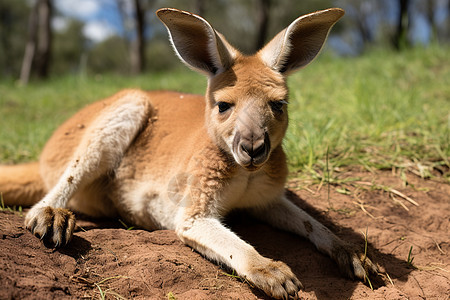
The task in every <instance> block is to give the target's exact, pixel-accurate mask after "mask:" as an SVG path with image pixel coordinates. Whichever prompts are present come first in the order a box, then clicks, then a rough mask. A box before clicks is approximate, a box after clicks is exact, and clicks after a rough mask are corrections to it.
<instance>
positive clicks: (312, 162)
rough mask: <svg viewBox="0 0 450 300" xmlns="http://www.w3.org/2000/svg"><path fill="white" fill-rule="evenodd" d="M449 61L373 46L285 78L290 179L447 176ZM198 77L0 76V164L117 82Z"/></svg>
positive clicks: (424, 52)
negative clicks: (388, 172)
mask: <svg viewBox="0 0 450 300" xmlns="http://www.w3.org/2000/svg"><path fill="white" fill-rule="evenodd" d="M449 62H450V48H448V47H447V48H439V47H430V48H427V49H422V48H415V49H411V50H407V51H405V52H401V53H393V52H389V51H382V50H377V51H372V52H370V53H368V54H367V55H365V56H362V57H358V58H334V57H331V56H329V55H322V56H321V57H320V58H318V59H317V60H316V61H315V62H314V63H312V64H311V65H310V66H308V67H307V68H306V69H304V70H302V71H300V72H298V73H297V74H295V75H293V76H291V77H290V79H289V86H290V88H291V96H290V104H289V114H290V127H289V131H288V134H287V138H286V140H285V144H284V146H285V149H286V151H287V153H288V156H289V163H290V167H291V171H292V176H297V177H300V176H301V177H303V176H307V177H309V178H312V179H317V180H322V179H323V176H324V174H325V173H328V171H326V170H329V172H331V173H333V171H335V170H338V169H339V168H341V167H344V166H353V165H358V166H363V167H364V168H366V169H367V170H369V171H372V170H376V169H391V168H398V169H399V170H409V171H411V172H414V173H417V174H418V175H420V176H423V177H430V176H440V177H443V178H445V180H446V181H449V180H450V173H449V166H450V163H449V158H450V146H449V144H450V63H449ZM205 81H206V80H205V79H204V78H203V77H202V76H200V75H197V74H195V73H194V72H192V71H189V70H183V71H177V72H171V73H167V74H153V73H152V74H146V75H142V76H139V77H120V76H113V75H107V76H100V75H98V76H92V77H84V76H66V77H62V78H54V79H51V80H49V81H47V82H43V83H32V84H30V85H28V86H26V87H22V86H18V85H17V84H16V83H14V82H5V81H4V82H0V128H1V129H0V163H18V162H24V161H31V160H36V159H37V158H38V156H39V153H40V150H41V149H42V147H43V145H44V143H45V141H46V140H47V139H48V138H49V136H50V135H51V133H52V131H53V130H54V129H55V128H56V127H57V126H58V124H60V123H61V122H62V121H64V120H65V119H67V118H68V117H69V116H70V115H72V114H73V113H74V112H75V111H77V110H78V109H79V108H81V107H83V106H84V105H86V104H87V103H90V102H93V101H95V100H97V99H100V98H102V97H107V96H109V95H111V94H113V93H115V92H116V91H118V90H120V89H121V88H127V87H139V88H142V89H174V90H178V91H185V92H193V93H203V92H204V89H205V86H206V83H205ZM439 174H440V175H439ZM330 176H333V175H332V174H331V175H330Z"/></svg>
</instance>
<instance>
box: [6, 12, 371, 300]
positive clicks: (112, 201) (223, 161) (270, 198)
mask: <svg viewBox="0 0 450 300" xmlns="http://www.w3.org/2000/svg"><path fill="white" fill-rule="evenodd" d="M157 15H158V17H159V18H160V19H161V21H162V22H163V23H164V24H165V26H166V27H167V29H168V32H169V36H170V40H171V42H172V44H173V48H174V49H175V52H176V54H177V55H178V57H179V58H180V59H181V61H182V62H184V63H185V64H186V65H187V66H188V67H190V68H192V69H194V70H195V71H198V72H200V73H203V74H205V75H206V76H207V78H208V86H207V90H206V94H205V96H200V95H191V94H182V93H176V92H171V91H152V92H144V91H141V90H124V91H121V92H119V93H118V94H116V95H114V96H112V97H110V98H107V99H104V100H102V101H99V102H96V103H93V104H91V105H88V106H87V107H85V108H84V109H82V110H81V111H80V112H78V113H77V114H75V116H73V117H72V118H71V119H69V120H68V121H66V122H65V123H64V124H63V125H62V126H61V127H59V129H57V130H56V132H55V133H54V134H53V136H52V137H51V138H50V140H49V141H48V142H47V144H46V146H45V148H44V149H43V152H42V154H41V157H40V160H39V163H29V164H23V165H18V166H2V167H0V191H2V192H3V196H4V201H5V203H6V204H7V205H18V204H28V205H31V204H34V206H33V207H32V208H31V209H30V210H29V211H28V213H27V214H26V218H25V225H26V227H27V228H28V229H29V230H30V231H31V232H32V233H33V234H35V235H36V236H38V237H40V238H41V239H44V240H46V241H47V242H49V243H51V244H53V245H54V246H55V247H58V246H63V245H65V244H67V243H68V242H69V241H70V240H71V237H72V235H73V231H74V227H75V216H74V214H73V213H72V212H71V211H76V212H81V213H84V214H86V215H89V216H94V217H100V216H107V217H115V216H120V218H123V219H124V220H126V221H127V222H129V223H130V224H134V225H135V226H139V227H141V228H144V229H147V230H156V229H161V228H165V229H171V230H174V231H175V232H176V234H177V235H178V236H179V238H180V239H181V240H182V241H183V242H184V243H185V244H187V245H188V246H190V247H192V248H193V249H195V250H196V251H198V252H200V253H201V254H203V255H204V256H206V257H207V258H209V259H211V260H213V261H216V262H219V263H221V264H225V265H227V266H229V267H230V268H232V269H234V270H235V271H236V272H237V274H239V275H240V276H242V277H245V278H246V279H247V280H248V281H250V282H251V283H253V284H254V285H255V286H256V287H258V288H260V289H262V290H263V291H264V292H265V293H267V294H268V295H269V296H272V297H274V298H288V297H298V292H299V290H300V289H301V288H302V284H301V283H300V281H299V280H298V279H297V277H296V276H295V275H294V273H293V272H292V271H291V269H290V268H289V267H288V266H287V265H286V264H285V263H283V262H280V261H274V260H272V259H269V258H266V257H263V256H261V255H260V254H259V253H258V252H257V251H256V250H255V249H254V248H253V247H252V246H251V245H249V244H248V243H246V242H245V241H243V240H242V239H240V238H239V237H238V236H237V235H236V234H234V233H233V232H232V231H231V230H229V229H228V228H227V227H225V226H224V225H223V224H222V222H221V219H222V218H223V217H224V216H225V215H226V214H227V213H228V212H230V211H232V210H235V209H244V210H247V211H248V212H249V213H250V214H251V215H253V216H255V217H256V218H259V219H261V220H263V221H265V222H268V223H269V224H271V225H273V226H274V227H276V228H280V229H283V230H287V231H290V232H293V233H295V234H298V235H300V236H302V237H305V238H307V239H309V240H310V241H311V242H312V243H313V244H314V245H315V246H316V247H317V249H318V250H319V251H321V252H323V253H325V254H327V255H329V256H330V257H331V258H332V259H334V260H335V261H336V263H337V264H338V266H339V268H340V269H341V270H342V272H343V273H344V274H345V275H347V276H349V277H351V278H359V279H364V278H365V276H367V275H368V274H369V273H374V272H377V267H376V265H375V264H374V263H372V261H371V260H370V259H369V258H368V257H366V255H365V254H364V252H363V251H359V250H357V249H356V248H355V247H354V246H352V245H350V244H348V243H346V242H344V241H343V240H341V239H339V238H338V237H337V236H336V235H334V234H333V233H332V232H331V231H330V230H329V229H327V228H326V227H325V226H324V225H322V224H321V223H319V222H318V221H316V220H315V219H313V218H312V217H311V216H309V215H308V214H307V213H306V212H305V211H303V210H302V209H300V208H299V207H297V206H296V205H294V204H293V203H292V202H290V201H289V200H288V199H287V198H286V196H285V189H284V185H285V182H286V176H287V166H286V157H285V154H284V152H283V149H282V145H281V144H282V140H283V137H284V135H285V132H286V128H287V125H288V111H287V107H288V102H289V101H288V88H287V85H286V77H287V75H289V74H291V73H292V72H294V71H297V70H299V69H301V68H303V67H304V66H306V65H307V64H309V63H310V62H311V61H312V60H313V59H314V58H315V57H316V56H317V54H318V53H319V51H320V50H321V48H322V46H323V44H324V42H325V40H326V38H327V35H328V33H329V31H330V29H331V27H332V26H333V25H334V24H335V23H336V22H337V21H338V20H339V19H340V18H341V17H342V16H343V15H344V11H343V10H342V9H339V8H331V9H326V10H322V11H317V12H314V13H311V14H307V15H304V16H301V17H299V18H298V19H296V20H295V21H293V22H292V23H291V24H290V25H289V26H288V27H287V28H286V29H284V30H283V31H281V32H280V33H278V34H277V35H276V36H275V37H274V38H273V39H272V40H271V41H270V42H269V43H268V44H267V45H266V46H265V47H263V48H262V49H261V50H260V51H259V52H257V53H256V54H254V55H252V56H246V55H243V54H241V53H240V52H239V51H238V50H236V49H235V48H234V47H233V46H231V45H230V44H229V43H228V42H227V40H226V39H225V38H224V37H223V36H222V35H221V34H220V33H218V32H217V31H216V30H214V29H213V28H212V27H211V25H210V24H209V23H208V22H207V21H206V20H204V19H203V18H201V17H200V16H197V15H194V14H191V13H189V12H185V11H181V10H177V9H170V8H164V9H160V10H158V11H157ZM44 195H45V196H44ZM41 197H43V198H42V199H41ZM39 199H41V200H39Z"/></svg>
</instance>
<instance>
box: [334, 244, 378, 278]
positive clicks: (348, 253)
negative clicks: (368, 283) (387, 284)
mask: <svg viewBox="0 0 450 300" xmlns="http://www.w3.org/2000/svg"><path fill="white" fill-rule="evenodd" d="M331 256H332V258H333V259H334V260H335V261H336V262H337V264H338V266H339V269H340V270H341V272H342V273H343V274H344V275H346V276H348V277H349V278H352V279H355V278H357V279H361V280H364V281H365V280H366V277H368V276H369V275H371V274H376V273H377V272H378V268H377V266H376V265H375V264H374V263H373V262H372V261H371V260H370V259H369V258H368V257H367V254H364V251H360V250H359V249H358V248H357V247H355V246H354V245H351V244H347V243H344V242H342V243H339V244H336V245H335V246H334V247H333V251H332V255H331Z"/></svg>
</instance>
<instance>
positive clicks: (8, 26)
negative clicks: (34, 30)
mask: <svg viewBox="0 0 450 300" xmlns="http://www.w3.org/2000/svg"><path fill="white" fill-rule="evenodd" d="M29 14H30V7H29V6H28V5H27V4H26V2H25V0H1V1H0V76H7V77H15V78H16V77H18V75H19V74H20V66H21V64H22V59H23V51H24V48H25V44H26V35H27V28H26V26H23V24H26V23H27V20H28V17H29Z"/></svg>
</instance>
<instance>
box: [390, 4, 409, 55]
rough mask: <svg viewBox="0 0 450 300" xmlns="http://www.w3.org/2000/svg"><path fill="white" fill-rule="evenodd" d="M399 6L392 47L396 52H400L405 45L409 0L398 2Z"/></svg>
mask: <svg viewBox="0 0 450 300" xmlns="http://www.w3.org/2000/svg"><path fill="white" fill-rule="evenodd" d="M399 5H400V9H399V14H398V19H397V30H396V33H395V36H394V39H393V45H394V47H395V49H397V50H401V48H402V47H403V46H405V45H406V43H407V37H406V32H407V28H408V23H409V0H399Z"/></svg>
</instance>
